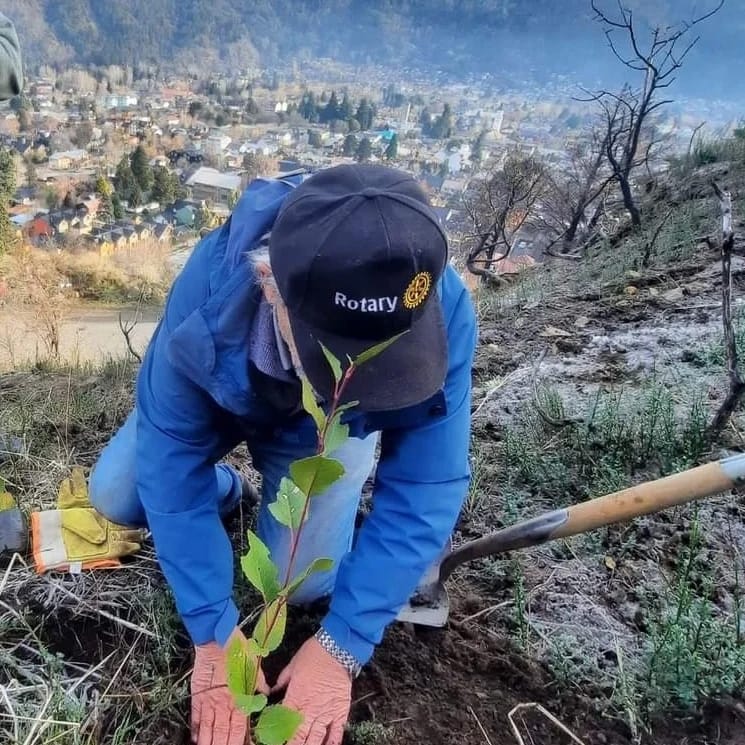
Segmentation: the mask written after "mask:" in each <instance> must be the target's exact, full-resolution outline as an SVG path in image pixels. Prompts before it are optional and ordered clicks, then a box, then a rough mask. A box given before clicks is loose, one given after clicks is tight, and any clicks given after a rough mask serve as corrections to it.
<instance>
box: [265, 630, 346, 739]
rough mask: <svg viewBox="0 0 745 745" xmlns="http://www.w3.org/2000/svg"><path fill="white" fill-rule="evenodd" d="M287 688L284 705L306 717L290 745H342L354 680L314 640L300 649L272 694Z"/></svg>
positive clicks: (311, 639)
mask: <svg viewBox="0 0 745 745" xmlns="http://www.w3.org/2000/svg"><path fill="white" fill-rule="evenodd" d="M284 688H287V693H286V694H285V698H284V701H283V704H284V705H285V706H289V707H290V708H291V709H295V710H296V711H299V712H300V713H301V714H302V715H303V723H302V724H301V725H300V728H299V729H298V731H297V733H296V734H295V737H293V738H292V740H290V742H289V743H288V745H341V741H342V737H343V736H344V725H345V724H346V723H347V719H348V718H349V708H350V707H351V705H352V680H351V678H350V677H349V673H348V672H347V671H346V670H345V669H344V667H343V666H342V665H341V663H339V662H337V661H336V660H335V659H334V658H333V657H332V656H331V655H330V654H329V653H328V652H326V650H324V649H323V647H321V645H320V644H319V643H318V641H317V640H316V639H315V637H311V638H310V639H308V641H307V642H305V644H303V646H302V647H300V649H299V650H298V651H297V654H296V655H295V656H294V657H293V658H292V660H291V662H290V664H289V665H288V666H287V667H286V668H285V669H284V670H283V671H282V673H281V674H280V676H279V679H278V680H277V684H276V685H275V686H274V688H273V689H272V692H274V691H279V690H282V689H284Z"/></svg>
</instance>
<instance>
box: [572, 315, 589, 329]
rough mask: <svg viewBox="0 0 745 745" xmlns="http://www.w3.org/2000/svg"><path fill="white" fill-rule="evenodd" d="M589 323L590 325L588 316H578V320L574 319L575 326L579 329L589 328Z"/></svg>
mask: <svg viewBox="0 0 745 745" xmlns="http://www.w3.org/2000/svg"><path fill="white" fill-rule="evenodd" d="M589 323H590V319H589V318H588V317H587V316H578V317H577V318H575V319H574V325H575V326H576V327H577V328H578V329H583V328H585V326H587V324H589Z"/></svg>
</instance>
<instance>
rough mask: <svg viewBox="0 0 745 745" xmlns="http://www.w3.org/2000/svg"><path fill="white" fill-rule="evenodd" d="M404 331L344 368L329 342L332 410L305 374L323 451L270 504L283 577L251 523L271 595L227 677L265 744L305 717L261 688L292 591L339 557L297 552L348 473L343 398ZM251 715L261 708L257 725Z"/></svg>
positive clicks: (262, 583) (246, 559)
mask: <svg viewBox="0 0 745 745" xmlns="http://www.w3.org/2000/svg"><path fill="white" fill-rule="evenodd" d="M404 333H405V332H404ZM400 336H402V334H399V335H397V336H394V337H393V338H391V339H388V340H386V341H383V342H381V343H380V344H376V345H375V346H373V347H371V348H370V349H367V350H365V351H364V352H362V353H361V354H359V355H358V356H357V357H356V358H355V359H352V358H349V357H348V361H349V364H348V366H347V368H346V370H344V371H343V370H342V367H341V363H340V362H339V360H338V359H337V358H336V357H335V356H334V355H333V354H332V353H331V351H330V350H328V349H327V348H326V347H325V346H323V344H321V348H322V350H323V353H324V355H325V357H326V360H327V361H328V363H329V366H330V368H331V371H332V373H333V375H334V381H335V386H334V393H333V396H332V399H331V401H330V404H329V410H328V413H324V411H323V410H322V409H321V407H320V406H319V404H318V403H317V401H316V398H315V395H314V393H313V389H312V387H311V385H310V383H309V382H308V380H307V379H306V378H305V377H304V376H302V377H301V380H302V401H303V408H304V409H305V411H306V412H307V413H308V414H309V415H310V416H311V417H312V418H313V421H314V422H315V425H316V430H317V433H318V445H317V451H316V454H315V455H312V456H310V457H308V458H302V459H299V460H296V461H294V462H293V463H291V464H290V468H289V475H288V476H285V477H284V478H283V479H282V481H281V482H280V485H279V489H278V491H277V499H276V501H275V502H273V503H272V504H270V505H269V511H270V513H271V514H272V516H273V517H274V519H275V520H277V522H279V523H281V524H282V525H284V526H285V527H286V528H288V529H289V530H290V536H291V537H290V548H289V551H290V556H289V561H288V563H287V570H286V573H285V576H284V577H283V578H280V576H279V569H278V567H277V566H276V565H275V564H274V562H273V561H272V558H271V556H270V552H269V548H268V547H267V546H266V545H265V544H264V543H263V542H262V541H261V539H260V538H259V537H258V536H257V535H256V534H255V533H253V532H252V531H250V530H249V531H248V552H247V553H246V554H245V555H244V556H243V557H242V558H241V569H242V571H243V574H244V575H245V576H246V579H248V581H249V582H250V583H251V585H253V587H254V588H255V589H256V590H257V591H258V592H259V593H260V594H261V597H262V601H263V603H262V606H261V609H260V612H259V616H258V620H257V621H256V624H255V626H254V628H253V632H252V634H251V636H250V637H248V638H247V639H246V640H245V642H244V641H243V640H242V639H241V638H240V637H238V638H236V639H235V640H234V641H233V642H232V643H231V645H230V648H229V649H228V670H227V672H228V676H227V677H228V688H229V689H230V692H231V693H232V694H233V698H234V700H235V703H236V706H237V707H238V708H239V709H240V710H241V711H242V712H243V713H244V714H246V715H247V716H248V717H249V728H250V729H252V730H253V739H255V740H256V741H257V742H259V743H262V745H283V744H284V743H285V742H287V741H288V740H290V739H291V738H292V737H293V736H294V734H295V732H296V731H297V729H298V727H299V726H300V724H301V722H302V715H301V714H300V713H299V712H297V711H294V710H292V709H289V708H288V707H286V706H282V705H279V704H277V705H271V706H267V697H266V696H265V695H264V694H262V693H256V688H257V684H258V679H259V671H260V668H261V661H262V660H263V659H264V658H265V657H267V656H268V655H269V654H271V653H272V652H273V651H274V650H276V649H277V648H278V647H279V646H280V644H281V643H282V639H283V638H284V633H285V627H286V624H287V604H288V600H289V598H290V596H291V595H292V594H293V593H294V592H295V591H296V590H297V589H298V588H299V587H300V586H301V585H302V584H303V582H305V580H306V579H307V578H308V577H310V575H311V574H313V573H315V572H322V571H327V570H329V569H330V568H331V567H332V566H333V562H332V560H331V559H327V558H322V557H319V558H316V559H314V560H313V562H311V564H310V565H309V566H307V567H304V568H303V569H300V570H299V571H296V567H295V560H296V557H297V550H298V546H299V545H300V538H301V536H302V531H303V526H304V525H305V523H306V521H307V519H308V514H309V510H310V503H311V500H312V499H314V498H316V497H318V496H319V495H321V494H322V493H323V492H325V491H326V490H327V489H328V488H329V487H330V486H331V485H332V484H333V483H335V482H336V481H338V480H339V479H340V478H341V477H342V476H343V475H344V466H343V465H342V464H341V463H340V462H339V461H338V460H336V459H334V458H331V457H329V455H330V454H331V453H332V452H333V451H335V450H336V449H337V448H339V447H340V446H341V445H343V444H344V442H346V440H347V438H348V437H349V425H347V424H342V423H341V418H342V415H343V414H344V412H346V411H347V410H349V409H351V408H353V407H354V406H356V405H357V403H358V402H357V401H350V402H347V403H344V404H342V403H341V400H342V397H343V395H344V392H345V390H346V388H347V386H348V384H349V381H350V380H351V379H352V377H353V376H354V373H355V371H356V370H357V369H358V368H359V367H360V366H361V365H363V364H364V363H365V362H367V361H369V360H371V359H372V358H373V357H375V356H377V355H378V354H380V353H381V352H382V351H383V350H384V349H386V348H387V347H388V346H390V345H391V344H392V343H393V342H395V341H396V340H397V339H398V338H399V337H400ZM251 716H257V719H256V722H255V723H254V724H253V725H252V723H251V720H250V717H251Z"/></svg>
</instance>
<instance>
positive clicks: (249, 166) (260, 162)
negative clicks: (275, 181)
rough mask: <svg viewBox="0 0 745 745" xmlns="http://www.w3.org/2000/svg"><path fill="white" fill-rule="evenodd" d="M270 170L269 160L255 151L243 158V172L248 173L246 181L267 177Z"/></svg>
mask: <svg viewBox="0 0 745 745" xmlns="http://www.w3.org/2000/svg"><path fill="white" fill-rule="evenodd" d="M269 168H270V161H269V158H267V157H265V156H264V155H260V154H259V153H255V152H253V151H249V152H247V153H246V154H245V155H244V156H243V170H244V171H245V172H246V180H247V181H253V180H254V179H256V178H258V177H259V176H265V175H266V174H267V173H268V171H269Z"/></svg>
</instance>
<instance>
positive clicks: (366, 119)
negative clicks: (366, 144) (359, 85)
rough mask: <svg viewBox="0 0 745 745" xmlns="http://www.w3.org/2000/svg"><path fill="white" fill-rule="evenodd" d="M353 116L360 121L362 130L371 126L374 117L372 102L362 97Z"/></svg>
mask: <svg viewBox="0 0 745 745" xmlns="http://www.w3.org/2000/svg"><path fill="white" fill-rule="evenodd" d="M354 118H355V119H356V120H357V121H358V122H359V123H360V129H361V130H362V131H363V132H364V131H367V130H368V129H370V128H371V127H372V125H373V120H374V118H375V110H374V108H373V106H372V104H371V103H370V102H369V101H368V100H367V99H366V98H363V99H362V100H361V101H360V103H359V106H357V112H356V113H355V115H354Z"/></svg>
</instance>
